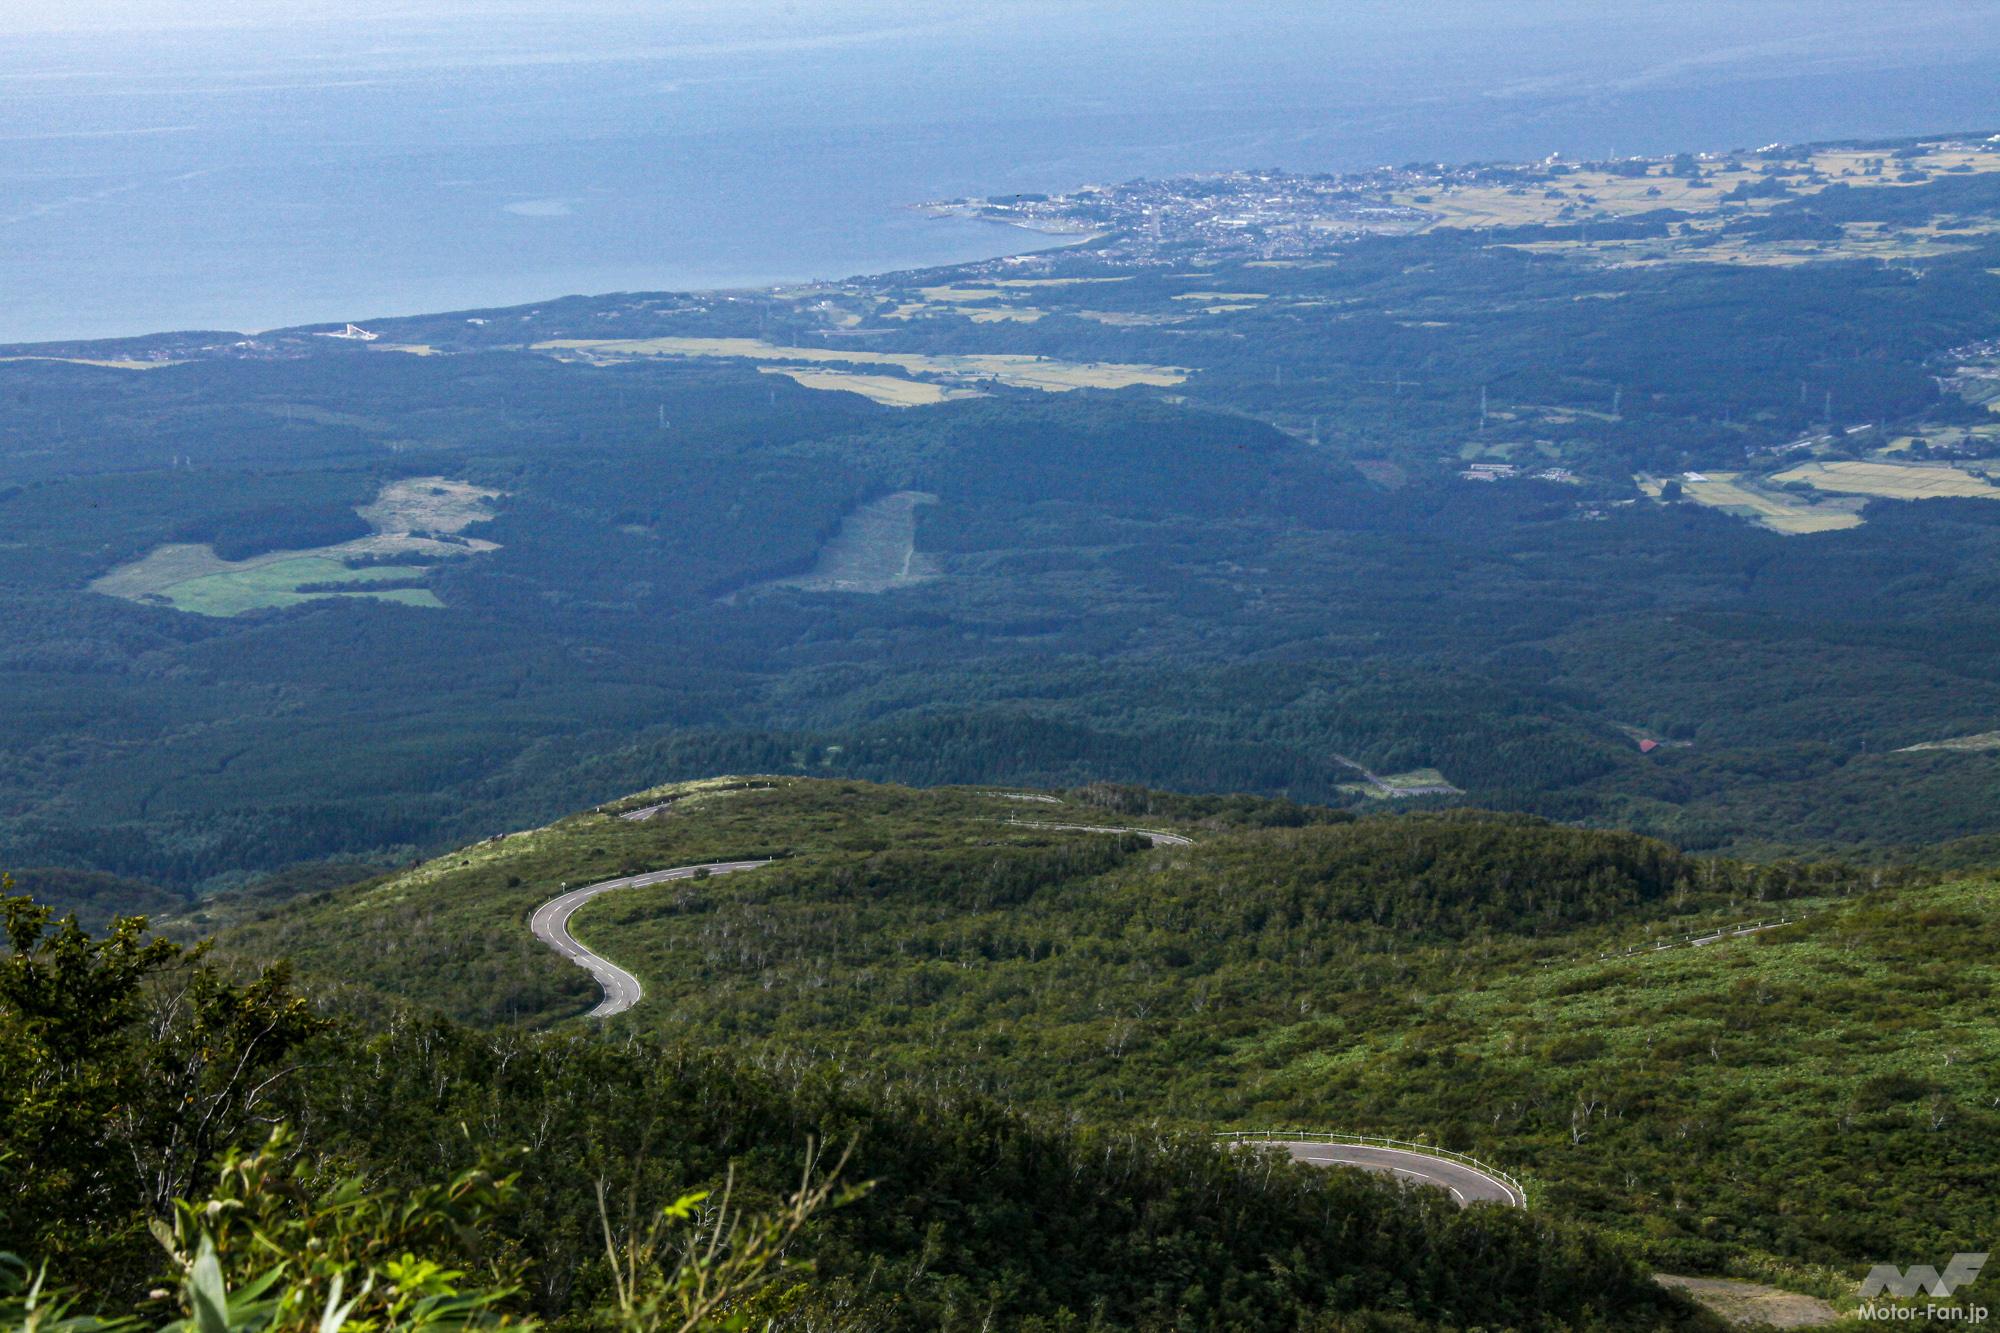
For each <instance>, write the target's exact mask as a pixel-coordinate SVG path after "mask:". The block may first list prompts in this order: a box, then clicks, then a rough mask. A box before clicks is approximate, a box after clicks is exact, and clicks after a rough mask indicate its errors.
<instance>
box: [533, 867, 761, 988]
mask: <svg viewBox="0 0 2000 1333" xmlns="http://www.w3.org/2000/svg"><path fill="white" fill-rule="evenodd" d="M769 864H771V863H770V861H768V860H764V861H723V862H720V863H718V864H715V865H700V866H675V867H674V868H673V869H672V870H651V871H648V872H647V873H645V874H643V875H627V876H626V877H625V878H623V879H607V880H605V881H604V882H603V883H601V884H590V885H586V886H585V887H583V888H581V889H571V890H570V891H569V892H568V893H565V894H563V895H562V896H561V897H559V898H551V899H549V900H548V901H547V902H545V903H543V904H542V905H541V906H540V907H537V908H536V909H535V914H534V916H532V917H530V918H529V920H528V928H529V929H531V930H533V931H534V932H535V938H536V939H538V940H540V941H542V943H544V944H546V945H548V946H549V947H550V948H551V949H554V950H555V951H556V952H557V953H559V954H561V955H562V956H563V957H565V958H567V959H569V960H570V961H571V962H572V963H575V964H576V965H577V966H578V967H580V968H583V969H584V970H585V971H587V972H589V973H590V975H592V976H593V977H596V978H597V984H598V986H599V987H600V988H602V990H603V991H604V999H603V1000H601V1001H600V1002H599V1003H598V1006H597V1007H596V1008H595V1009H593V1010H591V1011H590V1013H589V1014H588V1015H587V1016H588V1017H590V1018H609V1017H610V1016H611V1015H613V1014H622V1013H624V1012H625V1011H626V1010H627V1009H630V1008H631V1007H632V1006H633V1005H635V1004H637V1003H639V996H640V995H641V994H643V992H642V991H641V990H640V988H639V978H637V977H635V976H633V975H632V974H631V973H630V972H627V971H626V970H625V969H624V968H622V967H620V966H618V964H616V963H614V962H612V961H611V960H610V959H608V958H605V957H603V956H602V955H601V954H594V953H592V952H591V951H590V950H588V949H586V948H584V947H583V946H582V945H581V944H578V943H577V942H576V938H575V937H574V936H572V935H571V934H570V933H569V919H570V917H571V915H572V914H574V913H575V911H576V909H577V908H579V907H581V906H583V905H584V904H585V903H587V902H589V901H590V900H591V899H592V898H595V897H596V896H597V895H598V894H600V893H610V892H611V891H612V890H613V889H641V888H644V887H646V886H647V885H648V884H664V883H665V882H666V881H668V880H670V879H692V878H694V876H695V875H696V874H698V873H699V872H701V871H704V870H706V871H707V872H708V873H709V874H711V875H726V874H728V873H729V872H730V871H732V870H754V869H756V868H757V867H758V866H767V865H769Z"/></svg>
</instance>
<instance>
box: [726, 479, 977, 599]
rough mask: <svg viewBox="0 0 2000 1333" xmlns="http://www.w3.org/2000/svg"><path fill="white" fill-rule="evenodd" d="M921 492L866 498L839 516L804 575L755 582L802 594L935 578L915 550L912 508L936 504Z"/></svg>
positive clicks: (932, 566)
mask: <svg viewBox="0 0 2000 1333" xmlns="http://www.w3.org/2000/svg"><path fill="white" fill-rule="evenodd" d="M936 503H937V497H936V496H935V495H929V494H926V493H925V492H923V491H897V492H896V493H895V494H894V495H885V496H883V497H882V498H881V499H879V500H870V501H869V502H868V503H867V504H865V505H862V506H861V507H860V508H859V509H856V510H855V511H854V512H853V513H851V514H849V515H848V516H847V517H846V518H845V519H843V520H841V524H840V531H838V532H836V533H834V534H833V539H832V540H831V541H829V542H827V544H826V545H825V546H823V547H821V548H820V552H819V558H818V559H817V560H815V561H814V562H813V567H812V568H811V569H810V570H808V571H807V572H806V573H804V574H798V575H794V576H793V577H791V578H786V579H773V580H772V581H771V582H769V583H764V584H760V585H758V589H753V591H758V590H762V589H767V588H798V589H802V590H804V591H806V592H863V593H877V592H887V591H889V590H890V589H891V588H901V587H907V586H908V585H910V584H913V583H923V582H925V581H927V580H929V579H934V578H936V577H938V569H937V564H936V562H935V561H933V560H932V559H931V558H930V557H929V556H926V555H924V554H922V553H921V552H919V551H918V550H917V507H918V506H919V505H928V504H936Z"/></svg>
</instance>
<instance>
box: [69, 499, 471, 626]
mask: <svg viewBox="0 0 2000 1333" xmlns="http://www.w3.org/2000/svg"><path fill="white" fill-rule="evenodd" d="M499 496H500V492H498V491H492V490H486V489H483V488H481V487H477V486H471V485H468V484H467V483H465V482H462V481H452V480H450V479H448V478H445V477H412V478H407V479H404V480H402V481H394V482H390V483H389V484H387V485H386V486H384V487H383V488H382V490H381V492H380V493H379V494H378V495H377V496H376V497H375V499H374V500H373V501H372V502H371V503H369V504H366V505H362V506H360V507H358V508H357V509H356V510H355V512H356V513H358V514H359V515H360V516H361V517H362V518H363V519H364V520H366V521H367V522H368V524H369V526H371V527H373V528H374V529H375V533H374V535H372V536H368V537H361V538H357V539H356V540H354V541H350V542H341V543H339V544H337V545H333V546H321V547H314V548H311V549H307V550H297V551H266V552H264V553H262V554H260V555H253V556H249V557H248V558H246V559H242V560H225V559H223V558H222V557H221V556H219V555H217V554H216V553H215V549H214V548H213V547H211V546H207V545H202V544H197V543H187V542H174V543H169V544H167V545H165V546H160V547H156V548H155V549H153V550H152V551H150V552H148V553H147V554H146V555H145V556H143V557H142V558H140V559H138V560H134V561H132V562H130V563H129V564H125V565H121V566H119V567H118V568H117V569H114V570H112V571H111V572H110V573H108V574H106V575H104V576H103V577H101V578H99V579H97V580H96V581H95V582H94V583H92V584H91V585H90V586H91V590H92V591H93V592H101V593H105V594H107V595H109V596H112V597H120V598H123V599H125V600H126V601H131V602H147V603H151V604H153V605H157V606H171V607H173V608H174V609H176V610H179V611H187V612H190V613H192V614H194V615H202V616H237V615H242V614H243V613H244V612H246V611H256V610H261V609H264V608H267V607H284V606H296V605H298V604H299V603H301V602H309V601H314V600H317V599H319V598H323V597H371V598H375V599H377V600H380V601H388V602H400V603H402V604H403V605H405V606H421V607H431V608H438V607H442V606H443V605H444V603H442V602H440V601H439V600H438V598H437V594H435V593H433V592H432V591H431V590H430V589H428V588H411V587H394V588H368V587H366V586H344V587H339V588H337V589H329V587H328V586H327V585H335V584H340V585H367V584H371V583H389V582H402V583H407V582H409V581H410V580H412V579H415V578H419V577H421V576H422V575H423V573H424V572H425V571H426V570H427V569H429V568H430V566H429V565H427V564H367V563H362V564H359V565H358V566H357V564H354V563H350V562H361V561H369V560H375V559H380V558H382V557H385V556H410V555H419V556H428V557H431V558H433V559H440V560H442V559H454V558H459V557H464V556H469V555H479V554H483V553H485V552H487V551H496V550H498V549H499V547H498V546H497V545H495V544H494V543H493V542H489V541H482V540H479V539H476V538H474V539H466V538H460V537H456V536H454V534H456V533H458V532H460V531H462V530H463V529H464V528H466V527H468V526H469V525H471V524H473V523H475V522H479V521H481V520H484V519H489V518H491V517H493V512H492V509H491V508H490V507H489V502H490V501H492V500H495V499H497V498H499ZM439 537H451V538H452V540H450V541H441V540H439Z"/></svg>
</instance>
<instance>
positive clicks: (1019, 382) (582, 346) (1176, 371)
mask: <svg viewBox="0 0 2000 1333" xmlns="http://www.w3.org/2000/svg"><path fill="white" fill-rule="evenodd" d="M534 350H535V351H538V352H550V353H553V354H555V355H556V356H558V357H563V358H574V359H576V360H582V361H622V360H629V359H633V358H638V357H654V356H663V357H697V358H714V359H719V360H738V359H741V360H750V361H803V362H807V363H809V364H812V365H857V366H895V367H897V368H898V369H900V370H903V371H906V372H908V373H909V374H912V375H936V376H940V377H942V378H944V379H947V380H951V381H959V382H972V381H979V380H988V381H993V382H996V383H1000V384H1008V385H1013V386H1014V387H1016V388H1023V389H1040V390H1042V391H1043V392H1045V393H1066V392H1068V391H1069V390H1072V389H1124V388H1130V387H1131V386H1133V385H1149V386H1152V387H1154V388H1171V387H1172V386H1174V385H1176V384H1181V383H1183V382H1185V381H1186V379H1187V377H1188V372H1187V371H1186V370H1185V369H1183V368H1181V367H1179V366H1148V365H1127V364H1122V363H1119V362H1111V361H1090V362H1079V361H1056V360H1052V359H1050V358H1048V357H1040V356H1027V355H1023V354H1020V353H1012V352H975V353H968V354H966V355H962V356H929V355H925V354H923V353H919V352H863V351H847V350H844V349H839V348H828V347H780V346H776V345H774V344H772V343H768V342H765V341H764V340H763V339H761V338H602V339H598V338H556V339H552V340H550V341H547V342H539V343H536V344H535V345H534Z"/></svg>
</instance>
